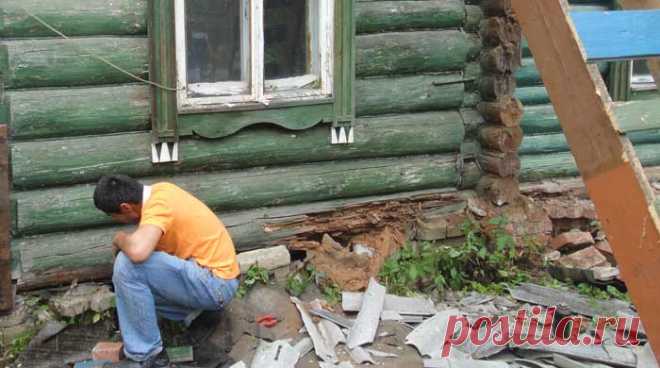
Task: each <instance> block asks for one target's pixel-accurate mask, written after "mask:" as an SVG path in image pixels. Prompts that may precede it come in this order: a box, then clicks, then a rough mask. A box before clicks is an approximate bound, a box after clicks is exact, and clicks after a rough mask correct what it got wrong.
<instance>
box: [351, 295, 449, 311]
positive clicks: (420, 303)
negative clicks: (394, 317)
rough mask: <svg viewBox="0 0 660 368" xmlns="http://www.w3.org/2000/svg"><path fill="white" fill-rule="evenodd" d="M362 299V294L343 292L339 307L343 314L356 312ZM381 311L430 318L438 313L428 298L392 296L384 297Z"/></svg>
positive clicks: (360, 305)
mask: <svg viewBox="0 0 660 368" xmlns="http://www.w3.org/2000/svg"><path fill="white" fill-rule="evenodd" d="M362 298H364V293H357V292H350V291H344V292H343V293H342V294H341V307H342V309H343V310H344V312H357V311H359V310H360V308H361V307H362ZM383 311H388V312H396V313H399V314H409V315H415V316H432V315H434V314H436V313H437V312H438V311H437V310H436V309H435V306H434V305H433V301H432V300H431V299H429V298H423V297H414V298H410V297H403V296H398V295H392V294H387V295H385V303H384V304H383Z"/></svg>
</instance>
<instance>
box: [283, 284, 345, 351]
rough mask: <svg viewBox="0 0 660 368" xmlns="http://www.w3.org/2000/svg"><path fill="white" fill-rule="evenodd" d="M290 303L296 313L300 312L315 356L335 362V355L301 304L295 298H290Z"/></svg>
mask: <svg viewBox="0 0 660 368" xmlns="http://www.w3.org/2000/svg"><path fill="white" fill-rule="evenodd" d="M291 301H292V302H293V303H294V304H295V305H296V307H297V308H298V312H300V316H301V318H302V320H303V324H304V325H305V329H306V330H307V333H308V334H309V337H310V338H311V339H312V342H313V343H314V351H315V352H316V355H317V356H318V357H319V358H321V360H323V361H325V362H330V363H335V362H337V355H336V354H335V350H334V349H333V348H331V347H330V346H329V344H328V342H327V341H325V339H324V338H323V336H322V335H321V333H320V332H319V330H318V328H317V327H316V325H315V324H314V321H312V317H311V316H310V315H309V313H307V310H306V309H305V307H304V306H303V305H302V302H301V301H300V300H299V299H298V298H296V297H291Z"/></svg>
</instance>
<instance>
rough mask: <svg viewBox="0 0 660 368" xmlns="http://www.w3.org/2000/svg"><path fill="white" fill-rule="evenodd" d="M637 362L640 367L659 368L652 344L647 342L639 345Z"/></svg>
mask: <svg viewBox="0 0 660 368" xmlns="http://www.w3.org/2000/svg"><path fill="white" fill-rule="evenodd" d="M636 350H637V359H639V361H638V362H637V366H638V367H644V368H658V362H657V361H656V360H655V355H654V354H653V350H652V349H651V344H648V343H647V344H646V345H644V346H643V347H638V348H637V349H636Z"/></svg>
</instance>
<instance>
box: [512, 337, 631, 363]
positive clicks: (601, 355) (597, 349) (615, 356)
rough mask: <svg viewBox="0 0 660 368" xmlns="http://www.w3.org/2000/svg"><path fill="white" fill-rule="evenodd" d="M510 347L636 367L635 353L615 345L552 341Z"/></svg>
mask: <svg viewBox="0 0 660 368" xmlns="http://www.w3.org/2000/svg"><path fill="white" fill-rule="evenodd" d="M512 348H515V349H522V350H532V351H539V352H544V353H556V354H562V355H566V356H568V357H571V358H575V359H579V360H588V361H591V362H596V363H603V364H608V365H615V366H618V367H630V368H635V367H637V356H636V355H635V353H634V352H633V351H632V350H630V349H628V348H624V347H619V346H615V345H578V346H574V345H571V344H567V345H559V344H558V343H553V344H550V345H537V346H531V345H528V344H525V345H522V346H515V347H513V346H512Z"/></svg>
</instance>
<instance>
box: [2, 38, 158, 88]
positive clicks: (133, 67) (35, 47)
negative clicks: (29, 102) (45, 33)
mask: <svg viewBox="0 0 660 368" xmlns="http://www.w3.org/2000/svg"><path fill="white" fill-rule="evenodd" d="M90 53H93V54H95V55H97V56H101V57H104V58H106V59H107V60H109V61H111V62H113V63H114V64H116V65H117V66H119V67H121V68H123V69H125V70H127V71H129V72H131V73H133V74H136V75H138V76H141V77H146V75H147V71H148V48H147V39H146V38H144V37H84V38H74V39H70V40H64V39H32V40H11V41H3V42H2V43H0V73H1V74H2V76H3V79H4V82H5V87H6V88H35V87H58V86H83V85H94V84H115V83H127V82H134V80H133V79H132V78H131V77H130V76H128V75H126V74H124V73H122V72H119V71H118V70H116V69H114V68H112V67H110V66H109V65H107V64H105V63H103V62H101V61H100V60H98V59H96V58H93V57H91V56H89V54H90Z"/></svg>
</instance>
